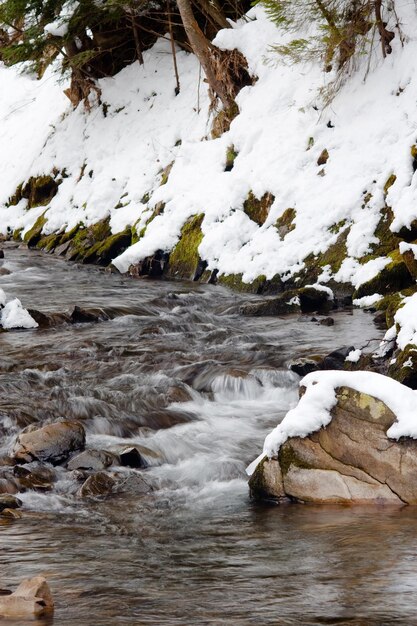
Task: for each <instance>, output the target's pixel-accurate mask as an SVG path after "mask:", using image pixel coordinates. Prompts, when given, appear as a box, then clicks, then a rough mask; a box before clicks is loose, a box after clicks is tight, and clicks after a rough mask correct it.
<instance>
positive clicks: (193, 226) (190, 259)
mask: <svg viewBox="0 0 417 626" xmlns="http://www.w3.org/2000/svg"><path fill="white" fill-rule="evenodd" d="M203 219H204V215H203V214H202V213H201V214H200V215H195V216H194V217H192V218H191V219H190V220H188V222H186V224H184V226H183V227H182V230H181V236H180V239H179V241H178V243H177V245H176V246H175V248H174V249H173V250H172V252H171V254H170V256H169V266H168V275H170V276H175V277H176V278H188V279H191V278H192V277H193V276H194V273H195V270H196V268H197V265H198V262H199V258H200V257H199V255H198V246H199V245H200V243H201V240H202V238H203V233H202V232H201V224H202V222H203Z"/></svg>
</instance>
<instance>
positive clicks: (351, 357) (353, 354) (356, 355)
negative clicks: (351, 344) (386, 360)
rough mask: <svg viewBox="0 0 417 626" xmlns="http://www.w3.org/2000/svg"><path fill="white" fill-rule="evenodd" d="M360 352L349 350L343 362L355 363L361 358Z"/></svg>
mask: <svg viewBox="0 0 417 626" xmlns="http://www.w3.org/2000/svg"><path fill="white" fill-rule="evenodd" d="M361 355H362V350H359V349H358V350H351V351H350V352H349V354H348V355H347V357H346V359H345V361H349V362H350V363H357V362H358V361H359V359H360V358H361Z"/></svg>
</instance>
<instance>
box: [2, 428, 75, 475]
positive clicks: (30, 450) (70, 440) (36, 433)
mask: <svg viewBox="0 0 417 626" xmlns="http://www.w3.org/2000/svg"><path fill="white" fill-rule="evenodd" d="M84 447H85V430H84V427H83V425H82V424H80V422H76V421H70V420H64V421H62V422H54V423H52V424H47V425H46V426H42V427H41V428H38V427H37V426H36V425H31V426H29V427H28V428H27V429H26V430H25V431H23V432H22V433H20V435H18V437H17V439H16V444H15V446H14V450H13V455H14V458H15V459H16V460H17V461H18V462H19V463H30V462H31V461H33V460H37V461H43V462H49V463H52V464H54V465H57V464H59V463H61V462H62V461H66V460H67V458H68V457H69V456H70V454H71V453H72V452H77V451H80V450H83V449H84Z"/></svg>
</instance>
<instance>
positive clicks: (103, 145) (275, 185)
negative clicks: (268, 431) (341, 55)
mask: <svg viewBox="0 0 417 626" xmlns="http://www.w3.org/2000/svg"><path fill="white" fill-rule="evenodd" d="M68 6H71V5H68ZM397 11H398V12H399V19H400V21H401V24H402V28H403V30H404V34H405V36H406V43H405V45H404V47H402V46H401V43H400V40H399V37H398V35H397V36H396V37H395V39H394V41H393V53H392V54H391V55H389V56H387V58H385V59H382V58H381V55H380V53H379V52H375V55H374V58H373V60H372V62H371V67H370V71H369V73H368V75H367V77H366V80H364V76H365V73H366V68H367V59H362V60H360V61H359V68H358V70H357V71H356V72H355V73H353V74H352V75H351V76H350V77H349V79H348V80H347V81H346V83H345V84H344V85H343V86H342V88H341V90H340V92H339V93H338V94H336V96H335V97H334V99H333V101H332V103H331V106H329V107H327V108H324V107H323V105H322V103H321V101H320V97H319V95H318V93H319V91H320V89H322V88H323V87H325V86H326V81H328V80H331V79H332V75H331V74H330V75H328V74H323V72H322V68H321V67H320V65H319V64H309V65H292V66H286V65H283V64H280V63H276V62H274V61H275V59H274V57H271V55H272V52H271V50H270V46H271V45H272V44H276V43H283V42H284V41H286V40H287V39H286V38H288V36H289V35H287V34H283V33H282V32H280V30H279V29H278V28H277V27H276V26H275V25H274V24H272V23H271V22H270V21H269V20H268V19H267V18H266V17H265V14H264V12H263V11H262V9H261V8H260V7H259V6H258V7H255V8H253V9H252V10H251V11H250V12H249V14H248V19H245V20H241V21H240V22H238V23H237V24H233V28H231V29H227V30H224V31H221V32H220V33H219V34H218V36H217V39H216V43H217V44H218V45H220V46H222V47H224V48H229V49H230V48H233V47H237V48H239V49H240V50H241V51H242V52H243V53H244V54H245V56H246V58H247V60H248V64H249V68H250V70H251V72H253V74H254V75H256V76H257V77H258V80H257V81H256V83H255V84H254V85H253V86H252V87H246V88H244V89H243V90H242V91H241V92H240V94H239V96H238V104H239V108H240V114H239V116H237V117H236V119H235V120H234V121H233V123H232V125H231V128H230V131H228V132H227V133H225V134H223V135H222V136H221V137H220V138H218V139H212V138H211V134H210V131H211V124H212V121H213V114H209V98H208V94H207V85H206V83H205V82H204V81H203V80H201V75H200V69H199V65H198V63H197V60H196V58H195V57H194V56H193V55H189V54H187V53H185V52H184V51H181V50H179V51H178V59H177V60H178V64H179V72H180V82H181V91H180V93H179V95H178V96H175V78H174V73H173V68H172V58H171V55H170V49H169V43H168V42H166V41H158V42H157V43H156V44H155V46H154V47H153V48H152V49H151V50H148V51H146V52H145V53H144V59H145V63H144V66H139V65H138V64H137V63H134V64H133V65H131V66H129V67H126V68H125V69H124V70H122V71H121V72H120V73H119V74H118V75H117V76H115V77H113V78H105V79H103V80H101V81H100V88H101V90H102V102H103V103H105V104H106V110H104V109H103V107H102V106H99V105H98V104H96V105H95V106H94V107H93V108H92V111H91V112H90V113H86V111H85V110H84V107H83V105H80V106H78V108H77V109H76V110H72V108H71V105H70V103H69V101H68V100H67V98H66V97H65V96H64V95H63V89H64V88H65V87H66V86H67V84H63V83H62V82H59V81H58V78H59V77H58V75H57V74H55V73H54V71H53V68H52V69H50V70H48V71H47V72H46V74H45V76H44V77H43V78H42V79H41V80H40V81H36V80H34V79H33V78H31V77H29V76H27V75H20V74H18V72H17V70H16V69H15V68H6V67H4V66H1V65H0V83H1V86H2V90H1V95H0V120H2V124H1V125H0V167H1V171H2V172H3V174H2V187H1V190H0V230H1V231H2V232H6V231H7V228H8V227H9V228H11V229H16V228H23V229H24V231H23V232H25V231H26V230H27V229H29V228H30V227H31V226H32V225H33V223H34V222H35V220H36V218H37V217H38V215H39V214H40V213H41V212H43V211H46V217H47V220H48V221H47V223H46V225H45V227H44V231H45V233H49V232H53V231H56V230H58V229H61V228H65V229H67V230H69V229H71V228H73V227H74V226H75V225H76V224H78V223H79V222H83V223H84V224H85V225H90V224H92V223H94V222H97V221H98V220H100V219H103V218H105V217H110V223H111V228H112V230H113V232H119V231H122V230H123V229H124V228H125V227H126V226H127V225H131V226H133V225H136V229H137V230H138V231H140V230H141V229H142V228H143V227H144V226H145V225H146V222H147V220H148V219H149V217H150V216H151V214H152V211H153V209H154V207H155V205H156V203H158V202H162V203H164V204H165V208H164V211H163V213H162V214H161V215H159V216H158V217H157V218H155V219H154V220H153V221H152V222H151V223H150V224H149V225H148V227H147V229H146V232H145V234H144V236H143V237H142V238H141V239H140V241H139V242H137V243H136V244H134V245H133V246H131V247H130V248H129V249H128V250H126V251H125V252H124V253H123V254H122V255H120V256H119V257H118V258H117V259H115V262H114V264H115V265H116V267H118V268H119V270H120V271H122V272H124V271H126V270H127V269H128V268H129V266H130V264H132V263H135V262H138V261H139V260H141V259H143V258H144V257H146V256H148V255H150V254H153V253H154V252H155V251H156V250H157V249H163V250H170V249H172V247H173V246H174V245H175V244H176V242H177V240H178V237H179V235H180V232H181V228H182V226H183V225H184V223H185V222H186V221H187V219H189V218H190V217H191V216H193V215H196V214H200V213H201V212H204V221H203V223H202V232H203V240H202V242H201V244H200V247H199V253H200V256H201V257H202V258H203V259H205V260H206V261H207V263H208V269H210V270H212V269H218V270H219V272H220V274H227V273H234V274H236V273H242V275H243V280H244V281H247V282H249V281H252V280H253V279H255V278H256V277H257V276H259V275H261V274H263V275H265V276H266V278H272V277H273V276H275V275H276V274H277V273H279V274H281V275H282V276H284V278H285V277H289V276H294V275H295V274H296V273H297V272H299V271H300V269H301V268H302V267H303V263H304V259H305V258H306V257H307V256H309V255H317V254H320V253H322V252H324V251H325V250H326V249H327V248H328V246H329V245H331V244H334V243H335V242H336V240H337V238H338V236H339V235H340V233H341V232H343V230H346V229H348V228H349V232H348V234H347V240H346V247H347V258H346V259H345V260H344V262H343V263H342V266H341V268H340V270H339V271H338V272H337V274H336V277H335V278H336V280H339V281H341V282H351V283H352V284H353V285H354V286H355V287H358V286H359V285H361V284H363V283H364V282H367V281H368V280H370V279H371V278H373V277H374V276H375V275H376V274H377V273H378V272H379V271H381V269H382V268H383V267H385V266H386V265H387V264H388V263H389V262H390V258H389V257H382V258H377V259H372V260H370V261H368V262H367V263H362V262H361V257H363V255H365V254H367V253H369V252H370V251H371V249H370V246H371V244H373V243H376V242H377V238H376V237H375V228H376V226H377V224H378V222H379V220H380V212H381V209H382V208H383V207H384V206H385V204H388V205H389V206H391V207H392V208H393V212H394V216H395V220H394V227H395V228H399V227H401V226H402V225H404V224H409V223H411V221H412V220H413V219H415V218H416V217H417V176H415V175H413V171H412V160H411V156H410V148H411V145H413V143H415V141H416V131H417V128H416V124H415V101H416V94H417V72H415V70H414V67H415V58H416V56H417V35H416V33H415V29H414V24H415V19H416V17H417V16H416V7H415V5H414V4H413V3H404V4H403V5H402V6H398V7H397ZM64 18H65V15H64V16H63V15H61V16H60V18H59V19H57V20H56V22H54V23H53V24H49V25H48V26H47V30H48V32H54V33H57V32H58V31H57V30H56V29H59V28H60V27H63V23H64V22H65V19H64ZM378 50H379V48H378ZM265 60H267V61H269V62H265ZM400 88H401V91H400ZM330 122H331V124H330ZM310 138H312V139H313V142H314V143H313V145H311V141H310ZM232 145H233V146H234V149H235V151H236V152H237V157H236V159H235V161H234V166H233V169H232V170H231V171H230V172H225V171H224V170H225V160H226V152H227V149H228V147H230V146H232ZM307 148H309V149H307ZM323 149H327V150H328V152H329V159H328V162H327V163H326V165H325V166H324V174H325V175H324V176H322V175H320V176H319V175H318V173H319V170H320V169H322V168H321V167H320V168H319V167H318V166H317V159H318V156H319V155H320V153H321V152H322V151H323ZM170 163H174V164H173V167H172V170H171V172H170V175H169V177H168V180H167V182H166V184H164V185H162V186H161V185H160V182H161V172H162V170H164V169H165V168H166V167H167V166H168V165H169V164H170ZM54 167H55V168H57V169H58V170H59V171H61V172H62V171H63V170H64V169H65V171H66V177H65V178H63V180H62V182H61V184H60V186H59V190H58V193H57V195H56V196H55V198H53V200H52V201H51V203H50V204H49V205H48V206H46V207H41V208H40V209H31V210H29V211H27V210H26V209H27V203H26V201H25V200H22V201H21V202H20V203H19V205H17V206H14V207H8V206H7V200H8V198H9V197H10V196H11V195H13V193H14V192H15V190H16V187H17V186H18V185H19V184H20V183H22V182H23V181H27V180H28V179H29V178H30V176H36V175H39V174H49V173H51V172H52V169H53V168H54ZM394 172H395V175H396V177H397V178H396V180H395V183H394V184H393V185H392V186H391V187H390V188H389V190H388V194H387V197H386V198H385V197H384V185H385V183H386V181H387V179H388V178H389V177H390V176H391V175H392V174H393V173H394ZM82 173H83V174H82ZM58 177H59V175H58ZM250 191H252V192H253V193H254V194H255V195H256V196H257V197H258V198H260V197H262V195H263V194H264V193H265V192H271V193H272V194H273V195H274V196H275V200H274V202H273V204H272V206H271V209H270V212H269V215H268V218H267V220H266V222H265V223H264V224H263V225H262V226H258V225H257V224H256V223H255V222H253V221H251V220H250V219H249V217H248V216H247V215H246V214H245V213H244V211H243V202H244V200H245V199H246V197H247V196H248V193H249V192H250ZM146 195H147V196H149V201H148V200H147V198H145V196H146ZM288 208H294V209H295V211H296V217H295V219H294V224H295V228H294V229H293V230H292V231H290V232H288V233H287V234H286V235H285V237H281V236H280V235H279V233H278V231H277V229H276V227H275V223H276V220H277V219H278V218H279V217H280V216H281V215H282V214H283V213H284V211H285V210H286V209H288ZM336 225H339V226H338V230H335V226H336ZM330 278H331V271H330V269H329V267H327V268H326V269H323V274H322V276H321V277H320V282H328V280H330Z"/></svg>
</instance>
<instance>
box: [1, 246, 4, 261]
mask: <svg viewBox="0 0 417 626" xmlns="http://www.w3.org/2000/svg"><path fill="white" fill-rule="evenodd" d="M0 259H4V251H3V250H2V249H1V248H0Z"/></svg>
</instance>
